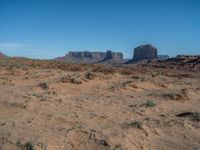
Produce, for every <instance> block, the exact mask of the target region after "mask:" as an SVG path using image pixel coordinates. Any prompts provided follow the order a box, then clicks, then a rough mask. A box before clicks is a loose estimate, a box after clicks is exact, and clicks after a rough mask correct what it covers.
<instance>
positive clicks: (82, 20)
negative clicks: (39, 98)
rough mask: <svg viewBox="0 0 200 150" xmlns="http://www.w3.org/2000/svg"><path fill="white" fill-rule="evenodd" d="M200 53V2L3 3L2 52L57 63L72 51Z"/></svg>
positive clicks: (77, 0) (86, 0) (82, 0)
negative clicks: (147, 47)
mask: <svg viewBox="0 0 200 150" xmlns="http://www.w3.org/2000/svg"><path fill="white" fill-rule="evenodd" d="M146 43H151V44H153V45H154V46H156V47H157V48H158V52H159V54H168V55H171V56H175V55H177V54H200V0H0V51H2V52H4V53H5V54H7V55H9V56H26V57H32V58H54V57H57V56H62V55H64V54H65V53H66V52H68V51H69V50H89V51H106V50H108V49H111V50H113V51H121V52H123V53H124V56H125V57H126V58H131V57H132V53H133V49H134V47H136V46H139V45H140V44H146Z"/></svg>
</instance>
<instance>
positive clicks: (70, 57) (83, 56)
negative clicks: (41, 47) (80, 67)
mask: <svg viewBox="0 0 200 150" xmlns="http://www.w3.org/2000/svg"><path fill="white" fill-rule="evenodd" d="M55 60H58V61H65V62H72V63H103V62H108V61H110V62H113V63H119V62H121V61H123V54H122V53H120V52H112V51H110V50H109V51H107V52H89V51H70V52H69V53H68V54H65V56H63V57H58V58H55Z"/></svg>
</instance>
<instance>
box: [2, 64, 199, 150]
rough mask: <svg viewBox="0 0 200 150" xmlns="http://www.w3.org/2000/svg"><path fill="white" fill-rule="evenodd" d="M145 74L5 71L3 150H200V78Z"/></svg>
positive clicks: (196, 74)
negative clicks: (179, 115)
mask: <svg viewBox="0 0 200 150" xmlns="http://www.w3.org/2000/svg"><path fill="white" fill-rule="evenodd" d="M141 70H142V68H140V71H137V69H136V71H134V72H133V73H132V74H128V75H125V74H121V73H103V72H91V71H90V68H89V69H88V70H87V71H64V70H60V69H56V68H53V69H46V68H37V67H30V68H26V69H22V68H19V67H18V68H9V67H5V66H0V150H23V149H24V150H32V149H34V150H104V149H105V150H110V149H111V150H140V149H144V150H158V149H160V150H172V149H173V150H197V149H200V120H199V118H198V117H199V114H198V112H200V72H198V71H197V72H187V71H183V70H164V69H155V70H154V69H151V70H145V71H143V72H142V71H141ZM88 72H89V74H88ZM184 112H190V113H189V114H185V115H182V116H181V117H177V115H178V114H180V113H184ZM195 112H197V113H195ZM191 113H195V114H196V115H195V114H191Z"/></svg>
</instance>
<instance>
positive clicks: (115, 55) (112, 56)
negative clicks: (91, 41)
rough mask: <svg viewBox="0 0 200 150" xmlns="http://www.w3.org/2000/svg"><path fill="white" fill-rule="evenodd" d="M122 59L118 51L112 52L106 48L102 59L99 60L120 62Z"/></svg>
mask: <svg viewBox="0 0 200 150" xmlns="http://www.w3.org/2000/svg"><path fill="white" fill-rule="evenodd" d="M122 61H123V54H122V53H120V52H112V51H111V50H108V51H107V52H106V55H105V57H104V59H103V60H101V61H100V62H109V63H121V62H122Z"/></svg>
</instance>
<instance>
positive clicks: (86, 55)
mask: <svg viewBox="0 0 200 150" xmlns="http://www.w3.org/2000/svg"><path fill="white" fill-rule="evenodd" d="M65 56H70V57H76V58H88V59H97V60H101V59H103V58H104V57H105V53H103V52H89V51H79V52H77V51H70V52H69V53H68V54H66V55H65Z"/></svg>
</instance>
